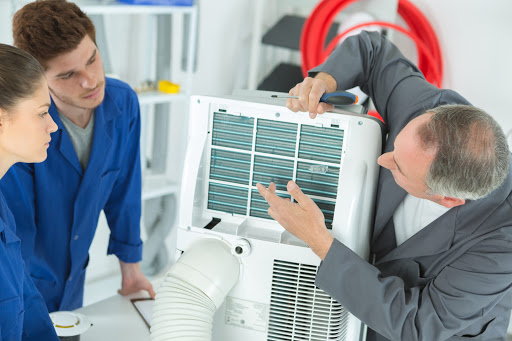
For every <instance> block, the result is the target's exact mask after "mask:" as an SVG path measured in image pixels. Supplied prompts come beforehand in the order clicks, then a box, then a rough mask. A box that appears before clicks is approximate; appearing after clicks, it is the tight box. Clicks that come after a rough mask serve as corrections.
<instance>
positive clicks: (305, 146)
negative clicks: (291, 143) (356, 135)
mask: <svg viewBox="0 0 512 341" xmlns="http://www.w3.org/2000/svg"><path fill="white" fill-rule="evenodd" d="M343 136H344V132H343V130H340V129H334V128H322V127H314V126H309V125H302V128H301V132H300V142H299V155H298V156H299V158H301V159H308V160H314V161H321V162H329V163H340V160H341V150H342V147H343Z"/></svg>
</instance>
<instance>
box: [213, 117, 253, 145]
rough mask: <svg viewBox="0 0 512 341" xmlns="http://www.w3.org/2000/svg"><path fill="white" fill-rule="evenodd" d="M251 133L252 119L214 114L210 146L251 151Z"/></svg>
mask: <svg viewBox="0 0 512 341" xmlns="http://www.w3.org/2000/svg"><path fill="white" fill-rule="evenodd" d="M253 131H254V118H252V117H246V116H234V115H228V114H221V113H214V115H213V133H212V145H214V146H220V147H228V148H235V149H241V150H251V149H252V137H253Z"/></svg>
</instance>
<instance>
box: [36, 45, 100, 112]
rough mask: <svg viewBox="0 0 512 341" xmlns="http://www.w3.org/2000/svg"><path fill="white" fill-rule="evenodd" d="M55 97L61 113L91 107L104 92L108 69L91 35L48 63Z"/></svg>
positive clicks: (48, 72)
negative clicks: (104, 65) (71, 49)
mask: <svg viewBox="0 0 512 341" xmlns="http://www.w3.org/2000/svg"><path fill="white" fill-rule="evenodd" d="M46 78H47V80H48V87H49V89H50V93H51V95H52V98H53V100H54V102H55V104H56V106H57V108H58V109H59V111H60V112H61V113H62V114H64V115H65V114H66V113H67V112H69V111H74V110H77V109H86V110H88V109H89V110H92V109H94V108H96V107H97V106H99V105H100V104H101V102H102V101H103V98H104V96H105V73H104V71H103V63H102V61H101V57H100V53H99V51H98V48H97V47H96V45H95V44H94V42H93V41H92V40H91V38H90V37H89V36H88V35H85V37H84V38H83V39H82V41H81V42H80V44H79V45H78V46H77V47H76V49H74V50H73V51H71V52H68V53H64V54H62V55H60V56H57V57H55V58H53V59H51V60H50V61H48V62H47V63H46Z"/></svg>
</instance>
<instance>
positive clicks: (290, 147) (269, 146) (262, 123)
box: [255, 119, 298, 157]
mask: <svg viewBox="0 0 512 341" xmlns="http://www.w3.org/2000/svg"><path fill="white" fill-rule="evenodd" d="M297 127H298V125H297V124H295V123H286V122H279V121H271V120H263V119H259V120H258V126H257V131H256V149H255V150H256V151H257V152H260V153H265V154H275V155H282V156H288V157H294V156H295V145H296V141H297Z"/></svg>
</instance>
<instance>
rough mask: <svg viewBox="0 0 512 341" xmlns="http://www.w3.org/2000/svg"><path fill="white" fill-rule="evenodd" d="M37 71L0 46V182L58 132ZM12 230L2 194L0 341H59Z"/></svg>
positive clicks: (38, 157) (37, 157)
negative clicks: (10, 169) (53, 133)
mask: <svg viewBox="0 0 512 341" xmlns="http://www.w3.org/2000/svg"><path fill="white" fill-rule="evenodd" d="M49 106H50V95H49V91H48V85H47V83H46V78H45V76H44V70H43V68H42V67H41V65H40V64H39V63H38V62H37V61H36V60H35V59H34V58H33V57H32V56H30V55H29V54H28V53H26V52H24V51H22V50H20V49H18V48H15V47H12V46H9V45H4V44H0V178H2V177H3V176H4V174H5V173H6V172H7V170H8V169H9V168H10V167H11V166H12V165H13V164H15V163H17V162H42V161H44V160H45V159H46V150H47V148H48V146H49V142H50V140H51V138H50V133H52V132H54V131H55V130H56V129H57V125H56V124H55V122H53V120H52V118H51V116H50V115H49V114H48V108H49ZM15 232H16V224H15V222H14V219H13V216H12V214H11V211H10V210H9V209H8V208H7V204H6V202H5V199H4V196H3V195H2V194H1V193H0V341H11V340H42V341H46V340H58V338H57V335H56V333H55V329H54V328H53V325H52V322H51V320H50V317H49V315H48V310H47V309H46V305H45V303H44V301H43V298H42V297H41V295H40V294H39V292H38V291H37V289H36V287H35V286H34V283H33V282H32V280H31V278H30V277H29V275H28V273H27V271H26V269H25V265H24V263H23V260H22V258H21V251H20V244H21V242H20V240H19V239H18V237H17V236H16V233H15Z"/></svg>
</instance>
